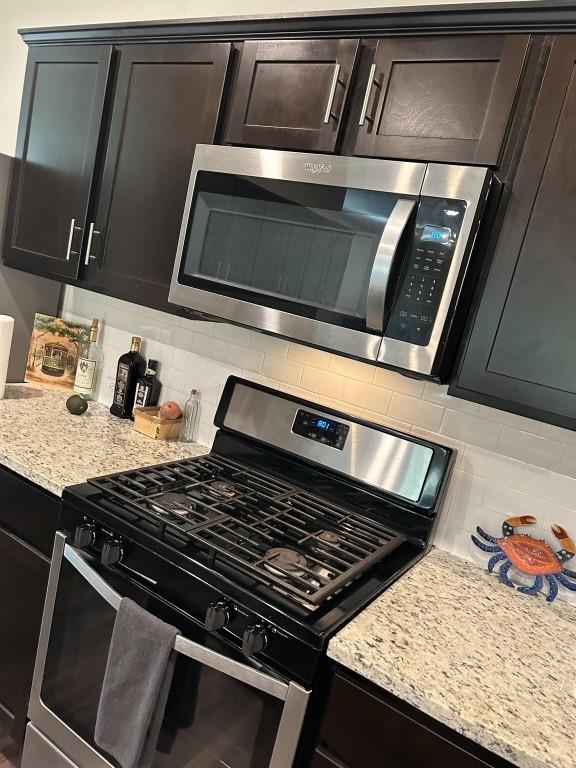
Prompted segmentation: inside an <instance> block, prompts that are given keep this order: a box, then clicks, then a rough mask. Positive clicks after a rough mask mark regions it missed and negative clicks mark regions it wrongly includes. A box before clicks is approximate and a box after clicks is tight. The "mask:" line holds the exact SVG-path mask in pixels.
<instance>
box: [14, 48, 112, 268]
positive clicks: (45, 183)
mask: <svg viewBox="0 0 576 768" xmlns="http://www.w3.org/2000/svg"><path fill="white" fill-rule="evenodd" d="M111 55H112V49H111V47H109V46H96V45H93V46H92V45H89V46H67V47H60V46H57V47H53V48H52V47H47V48H43V47H39V48H32V49H31V50H30V53H29V56H28V64H27V68H26V78H25V82H24V94H23V99H22V110H21V113H20V126H19V130H18V142H17V148H16V162H15V164H14V175H13V178H12V184H11V194H10V203H9V209H8V216H7V230H6V237H5V246H4V261H5V263H6V264H8V265H9V266H12V267H18V268H20V269H24V270H27V271H30V272H34V273H36V274H41V275H47V276H49V277H63V278H73V277H76V275H77V274H78V269H79V265H80V251H81V246H82V239H83V235H84V231H85V224H86V218H87V212H88V205H89V199H90V191H91V188H92V178H93V174H94V168H95V163H96V155H97V149H98V137H99V134H100V125H101V121H102V112H103V109H104V102H105V95H106V87H107V83H108V73H109V68H110V62H111Z"/></svg>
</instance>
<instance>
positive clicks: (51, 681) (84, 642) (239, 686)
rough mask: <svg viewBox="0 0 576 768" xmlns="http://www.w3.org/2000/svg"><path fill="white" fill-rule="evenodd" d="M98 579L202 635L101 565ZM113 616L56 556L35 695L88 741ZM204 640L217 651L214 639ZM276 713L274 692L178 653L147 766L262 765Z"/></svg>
mask: <svg viewBox="0 0 576 768" xmlns="http://www.w3.org/2000/svg"><path fill="white" fill-rule="evenodd" d="M106 580H107V581H108V583H110V585H111V586H112V587H113V588H114V589H116V590H117V591H118V592H120V593H121V594H123V595H126V596H129V597H131V598H132V599H133V600H136V601H137V602H138V603H139V604H141V605H143V606H144V607H146V608H147V609H148V610H150V611H153V612H154V613H155V614H156V615H158V616H160V618H162V619H164V620H165V621H170V622H172V623H174V624H176V625H177V626H178V627H179V628H180V629H181V630H182V632H183V634H185V635H186V636H187V637H189V638H190V639H192V640H195V641H199V642H202V641H203V640H204V639H205V638H204V636H205V633H204V632H203V631H202V630H201V629H199V628H195V625H191V624H189V625H188V626H184V625H183V623H182V619H181V617H180V615H177V616H176V615H175V614H174V612H173V609H170V607H169V606H168V605H167V604H166V603H164V602H161V601H159V600H156V599H154V598H153V597H151V596H150V595H148V594H147V593H145V592H141V591H140V590H138V588H137V587H135V586H133V585H130V583H128V582H127V581H126V580H121V581H120V580H115V579H114V577H112V578H110V575H109V573H108V572H107V573H106ZM115 617H116V612H115V610H114V609H113V608H112V607H111V606H110V605H109V604H108V603H107V602H106V601H105V600H104V599H103V598H102V597H101V596H100V595H99V594H98V593H97V592H96V591H95V590H94V589H93V588H92V587H91V586H90V584H89V583H88V582H87V581H86V580H85V579H84V578H83V577H82V576H81V575H80V574H79V573H78V571H76V569H75V568H74V566H73V565H71V564H70V563H69V562H68V561H67V560H66V559H63V560H62V567H61V572H60V580H59V584H58V592H57V597H56V604H55V610H54V618H53V622H52V631H51V635H50V643H49V646H48V653H47V658H46V666H45V672H44V678H43V683H42V700H43V702H44V704H45V705H46V706H47V707H49V709H51V710H52V712H54V714H56V715H57V716H58V717H59V718H60V719H62V720H63V721H64V722H65V723H66V725H68V726H69V727H70V728H71V729H72V730H74V732H75V733H76V734H77V735H79V736H80V737H81V738H82V739H84V740H85V741H87V742H88V743H89V744H91V745H92V746H93V747H94V748H96V749H97V747H96V746H95V744H94V740H93V734H94V726H95V723H96V713H97V708H98V701H99V697H100V691H101V688H102V681H103V678H104V671H105V667H106V660H107V657H108V649H109V645H110V638H111V636H112V629H113V626H114V620H115ZM194 634H196V637H195V636H194ZM216 643H218V641H216ZM208 644H209V645H210V646H211V647H213V648H214V650H216V651H218V652H223V649H222V648H221V647H218V646H219V645H220V644H219V643H218V644H217V645H215V644H214V642H210V643H208ZM228 655H230V653H228ZM281 714H282V702H280V701H279V700H277V699H275V698H273V697H271V696H268V695H267V694H265V693H262V692H260V691H257V690H255V689H253V688H251V687H249V686H247V685H245V684H243V683H240V682H238V681H236V680H234V679H232V678H229V677H227V676H226V675H223V674H222V673H220V672H217V671H215V670H213V669H210V668H208V667H205V666H203V665H200V664H198V662H195V661H192V660H190V659H188V658H187V657H185V656H182V655H180V654H179V656H178V660H177V663H176V669H175V673H174V681H173V684H172V688H171V691H170V696H169V699H168V704H167V708H166V715H165V717H164V723H163V726H162V732H161V735H160V740H159V744H158V749H157V752H156V757H155V759H154V763H153V765H154V768H196V766H202V768H223V766H229V768H265V767H266V766H268V765H269V762H270V758H271V755H272V750H273V745H274V741H275V737H276V731H277V728H278V724H279V722H280V717H281ZM106 758H107V760H108V761H109V762H111V763H112V764H113V765H117V764H116V763H115V761H114V760H112V759H111V758H110V757H109V756H108V755H106Z"/></svg>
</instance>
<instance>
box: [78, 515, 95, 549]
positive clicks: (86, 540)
mask: <svg viewBox="0 0 576 768" xmlns="http://www.w3.org/2000/svg"><path fill="white" fill-rule="evenodd" d="M95 541H96V526H95V525H93V524H92V523H88V522H85V523H82V525H77V526H76V528H74V533H73V534H72V544H73V545H74V546H75V547H76V548H77V549H85V548H86V547H91V546H92V544H94V542H95Z"/></svg>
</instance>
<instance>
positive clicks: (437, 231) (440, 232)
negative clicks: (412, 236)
mask: <svg viewBox="0 0 576 768" xmlns="http://www.w3.org/2000/svg"><path fill="white" fill-rule="evenodd" d="M451 237H452V230H451V229H450V228H449V227H431V226H429V225H428V224H426V226H425V227H424V229H423V230H422V236H421V238H420V239H421V240H422V241H423V242H425V243H447V242H449V240H450V238H451Z"/></svg>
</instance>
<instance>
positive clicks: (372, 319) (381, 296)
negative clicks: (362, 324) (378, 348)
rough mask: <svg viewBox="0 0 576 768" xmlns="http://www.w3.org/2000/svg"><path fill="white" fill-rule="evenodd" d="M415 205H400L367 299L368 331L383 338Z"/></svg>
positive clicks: (412, 202)
mask: <svg viewBox="0 0 576 768" xmlns="http://www.w3.org/2000/svg"><path fill="white" fill-rule="evenodd" d="M415 205H416V200H407V199H404V198H402V199H400V200H398V201H397V202H396V205H395V206H394V208H393V209H392V213H391V214H390V216H389V218H388V221H387V222H386V226H385V227H384V230H383V232H382V237H381V238H380V242H379V243H378V250H377V251H376V257H375V258H374V264H373V265H372V273H371V274H370V282H369V283H368V294H367V296H366V327H367V328H368V329H369V330H371V331H378V333H380V334H383V333H384V315H385V310H386V296H387V293H388V283H389V281H390V274H391V272H392V266H393V264H394V260H395V258H396V253H397V251H398V246H399V245H400V240H401V238H402V235H403V234H404V230H405V229H406V225H407V224H408V220H409V219H410V215H411V213H412V211H413V210H414V207H415Z"/></svg>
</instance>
